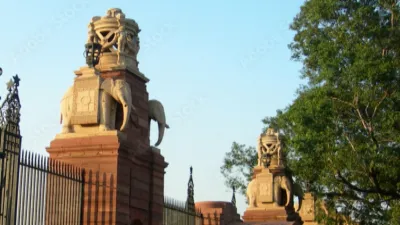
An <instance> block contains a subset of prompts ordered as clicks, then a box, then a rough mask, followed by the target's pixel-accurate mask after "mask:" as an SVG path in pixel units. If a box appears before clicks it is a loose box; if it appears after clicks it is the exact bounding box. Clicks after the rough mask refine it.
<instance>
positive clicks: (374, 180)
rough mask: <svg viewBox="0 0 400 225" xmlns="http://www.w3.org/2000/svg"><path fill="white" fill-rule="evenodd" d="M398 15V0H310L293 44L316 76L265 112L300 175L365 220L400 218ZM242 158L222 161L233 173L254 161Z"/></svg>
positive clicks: (306, 70) (307, 73) (307, 74)
mask: <svg viewBox="0 0 400 225" xmlns="http://www.w3.org/2000/svg"><path fill="white" fill-rule="evenodd" d="M399 15H400V7H399V4H398V1H397V0H346V1H343V0H308V1H306V2H305V3H304V5H303V6H302V7H301V10H300V13H299V14H298V15H297V16H296V17H295V18H294V21H293V23H292V24H291V27H290V28H291V29H292V30H294V31H295V32H296V34H295V37H294V40H293V42H292V43H291V44H290V45H289V47H290V49H291V50H292V53H293V55H292V57H293V59H294V60H298V61H300V62H302V63H303V70H302V74H301V75H302V78H304V79H306V80H307V82H308V84H307V85H305V86H303V87H301V88H300V89H299V90H298V95H297V98H296V99H295V101H294V102H293V103H292V104H291V105H289V106H288V107H287V108H285V109H284V110H282V111H278V113H277V115H276V116H274V117H267V118H265V119H264V120H263V123H264V124H265V126H266V127H267V126H272V127H275V128H279V130H280V132H281V133H283V134H284V135H285V137H286V140H285V144H286V151H287V155H288V166H289V167H290V169H291V170H292V171H293V175H294V178H295V179H296V180H297V181H298V182H299V183H302V184H303V186H304V183H305V182H310V183H311V187H312V190H313V191H314V192H315V193H317V195H318V196H319V197H320V198H323V199H325V200H326V202H328V203H329V204H328V206H329V210H331V211H335V210H338V211H339V212H340V213H341V214H342V215H345V216H347V217H348V218H351V220H352V221H355V222H358V223H359V224H400V222H399V220H400V217H399V215H400V213H399V212H400V166H399V165H400V163H399V162H400V93H399V91H400V70H399V69H400V58H399V57H400V27H399V25H400V24H399ZM236 146H239V147H242V148H241V150H240V149H235V150H234V149H233V148H232V151H231V152H233V151H235V152H236V153H237V154H238V153H240V154H242V153H243V154H248V156H240V157H239V158H246V157H248V158H252V157H254V154H255V152H251V151H243V149H251V148H250V147H247V148H246V147H245V146H242V145H238V144H236ZM253 150H254V149H253ZM236 159H237V158H236V157H235V155H234V154H231V155H230V153H228V154H227V157H226V160H225V162H224V165H223V166H222V167H221V171H222V172H223V173H224V174H225V175H227V177H228V178H229V175H230V174H229V172H230V171H232V170H227V168H228V167H229V168H234V167H235V166H236V167H237V168H248V167H249V166H250V164H251V163H253V164H252V165H254V162H253V161H248V162H249V163H250V164H249V165H245V166H244V163H245V162H246V161H245V160H243V161H240V163H237V162H239V161H237V160H236ZM243 175H244V176H245V177H246V178H248V177H249V174H248V172H246V173H243ZM228 180H229V179H228ZM243 181H244V180H243ZM246 182H247V181H246ZM238 183H240V181H238ZM245 184H247V183H241V184H240V185H241V187H243V185H245Z"/></svg>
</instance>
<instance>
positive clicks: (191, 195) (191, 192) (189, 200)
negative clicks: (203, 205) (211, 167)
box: [186, 167, 195, 212]
mask: <svg viewBox="0 0 400 225" xmlns="http://www.w3.org/2000/svg"><path fill="white" fill-rule="evenodd" d="M192 174H193V167H190V176H189V182H188V190H187V192H188V195H187V199H186V208H187V209H188V210H190V211H192V212H194V211H195V206H194V183H193V176H192Z"/></svg>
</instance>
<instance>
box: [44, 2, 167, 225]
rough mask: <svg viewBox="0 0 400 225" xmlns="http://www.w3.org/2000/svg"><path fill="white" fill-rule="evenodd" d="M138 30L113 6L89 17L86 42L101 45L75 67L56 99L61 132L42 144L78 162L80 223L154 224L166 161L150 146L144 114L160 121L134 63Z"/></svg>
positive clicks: (157, 104) (58, 155) (159, 215)
mask: <svg viewBox="0 0 400 225" xmlns="http://www.w3.org/2000/svg"><path fill="white" fill-rule="evenodd" d="M139 32H140V29H139V27H138V25H137V23H136V22H135V21H134V20H132V19H128V18H125V14H124V13H123V12H122V11H121V10H120V9H116V8H113V9H110V10H108V11H107V14H106V16H104V17H93V18H92V21H91V23H90V24H89V35H88V36H89V37H88V42H89V43H99V44H101V45H102V54H101V55H100V61H99V63H98V64H97V66H95V68H90V67H82V68H80V69H79V70H78V71H75V75H76V77H75V81H74V85H73V86H72V87H71V88H70V89H68V91H67V93H66V94H65V95H64V97H63V100H62V101H61V114H62V115H61V118H62V125H63V129H62V132H61V133H60V134H57V135H56V137H55V139H54V140H53V141H51V143H50V146H49V147H48V148H47V151H48V153H49V154H50V157H51V158H52V159H57V160H60V161H63V162H66V163H69V164H72V165H76V166H78V167H81V168H85V169H86V172H87V175H86V176H85V179H86V182H87V184H86V186H85V193H84V207H83V218H84V224H96V223H99V224H133V223H136V224H137V223H141V224H143V225H146V224H149V225H153V224H154V225H161V224H162V220H163V200H164V173H165V172H164V170H165V168H166V167H167V165H168V164H167V163H166V162H165V160H164V157H163V156H162V154H161V153H160V150H159V149H158V148H156V147H152V146H150V143H149V134H150V132H149V129H150V127H149V126H150V118H152V119H154V120H156V121H157V122H158V123H160V127H161V129H162V130H160V132H162V133H163V132H164V129H165V127H168V125H166V123H165V113H164V109H163V106H162V104H161V103H160V102H158V101H149V99H148V93H147V89H146V83H147V82H148V81H149V80H148V79H147V78H146V77H145V76H144V75H143V74H142V73H141V72H140V71H139V69H138V61H137V58H136V56H137V53H138V51H139V38H138V33H139ZM88 171H91V176H90V177H89V172H88ZM96 172H99V175H96V176H97V177H100V179H96V176H94V175H93V174H96ZM103 173H106V174H105V175H103ZM103 178H104V179H103ZM89 180H90V182H89ZM98 186H103V189H101V188H99V187H98Z"/></svg>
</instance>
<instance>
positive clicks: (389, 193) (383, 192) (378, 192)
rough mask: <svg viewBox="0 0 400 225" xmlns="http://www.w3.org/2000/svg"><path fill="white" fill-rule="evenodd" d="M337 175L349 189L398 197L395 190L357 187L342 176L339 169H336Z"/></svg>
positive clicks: (399, 195)
mask: <svg viewBox="0 0 400 225" xmlns="http://www.w3.org/2000/svg"><path fill="white" fill-rule="evenodd" d="M337 176H338V177H339V179H340V181H341V182H342V183H344V184H345V185H347V186H348V187H349V188H350V189H353V190H355V191H358V192H363V193H369V194H382V195H387V196H391V197H393V198H395V199H400V194H398V193H397V192H391V191H385V190H378V189H377V188H375V189H362V188H359V187H357V186H355V185H353V184H351V183H350V182H349V181H348V180H347V179H346V178H344V177H343V176H342V174H341V173H340V171H337Z"/></svg>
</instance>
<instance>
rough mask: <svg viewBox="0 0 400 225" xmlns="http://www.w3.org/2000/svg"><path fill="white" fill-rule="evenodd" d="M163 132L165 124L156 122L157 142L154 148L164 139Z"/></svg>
mask: <svg viewBox="0 0 400 225" xmlns="http://www.w3.org/2000/svg"><path fill="white" fill-rule="evenodd" d="M164 131H165V124H164V123H161V122H158V140H157V142H156V144H155V146H158V145H160V144H161V141H162V139H163V137H164Z"/></svg>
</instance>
